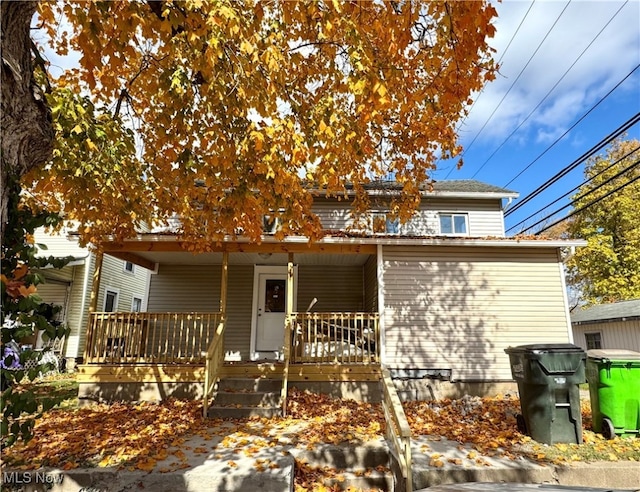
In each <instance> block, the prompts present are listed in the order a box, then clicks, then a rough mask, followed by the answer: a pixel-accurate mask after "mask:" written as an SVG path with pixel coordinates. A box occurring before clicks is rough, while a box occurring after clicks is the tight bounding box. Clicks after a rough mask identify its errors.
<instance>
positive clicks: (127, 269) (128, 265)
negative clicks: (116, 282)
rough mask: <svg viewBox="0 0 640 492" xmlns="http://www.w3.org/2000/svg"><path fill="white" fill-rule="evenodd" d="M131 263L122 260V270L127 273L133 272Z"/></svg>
mask: <svg viewBox="0 0 640 492" xmlns="http://www.w3.org/2000/svg"><path fill="white" fill-rule="evenodd" d="M133 269H134V266H133V263H131V262H130V261H125V262H124V271H125V272H127V273H133Z"/></svg>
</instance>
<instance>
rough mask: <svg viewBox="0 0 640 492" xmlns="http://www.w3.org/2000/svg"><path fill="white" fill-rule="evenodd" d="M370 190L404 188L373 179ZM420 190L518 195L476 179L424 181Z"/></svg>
mask: <svg viewBox="0 0 640 492" xmlns="http://www.w3.org/2000/svg"><path fill="white" fill-rule="evenodd" d="M346 188H347V189H348V190H349V189H353V185H349V184H348V185H347V187H346ZM364 188H365V189H366V190H368V191H378V192H385V191H399V190H401V189H402V183H398V182H397V181H372V182H370V183H367V184H365V185H364ZM419 188H420V191H422V192H423V193H424V194H434V195H456V196H458V195H462V196H466V195H469V196H475V195H478V194H483V195H486V194H489V195H494V196H500V197H505V198H506V197H514V198H515V197H517V196H518V193H517V192H515V191H511V190H508V189H506V188H501V187H500V186H495V185H491V184H488V183H483V182H482V181H477V180H475V179H452V180H445V181H433V182H432V183H422V184H420V186H419Z"/></svg>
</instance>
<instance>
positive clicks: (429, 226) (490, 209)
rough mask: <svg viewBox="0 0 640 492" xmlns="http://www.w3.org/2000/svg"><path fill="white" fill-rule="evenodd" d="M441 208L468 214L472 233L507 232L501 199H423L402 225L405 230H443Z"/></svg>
mask: <svg viewBox="0 0 640 492" xmlns="http://www.w3.org/2000/svg"><path fill="white" fill-rule="evenodd" d="M440 212H446V213H448V214H466V215H467V225H468V231H467V235H468V236H471V237H486V236H496V237H503V236H504V218H503V214H502V202H501V201H500V200H497V199H494V200H460V199H458V200H453V199H452V200H445V199H433V200H423V202H422V204H421V205H420V209H419V210H418V212H417V213H416V214H415V215H414V216H413V217H412V218H411V220H410V221H409V222H408V223H407V224H405V225H403V226H402V234H407V235H416V236H434V235H439V234H440V214H439V213H440Z"/></svg>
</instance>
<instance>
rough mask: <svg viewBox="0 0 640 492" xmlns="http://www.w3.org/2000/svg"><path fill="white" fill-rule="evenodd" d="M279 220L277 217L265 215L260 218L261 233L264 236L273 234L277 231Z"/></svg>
mask: <svg viewBox="0 0 640 492" xmlns="http://www.w3.org/2000/svg"><path fill="white" fill-rule="evenodd" d="M278 225H279V220H278V218H277V217H273V216H271V215H265V216H263V217H262V232H263V233H264V234H275V233H276V231H277V230H278Z"/></svg>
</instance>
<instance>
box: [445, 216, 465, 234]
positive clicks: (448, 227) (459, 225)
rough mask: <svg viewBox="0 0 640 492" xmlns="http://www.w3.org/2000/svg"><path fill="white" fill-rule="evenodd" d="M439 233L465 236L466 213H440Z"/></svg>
mask: <svg viewBox="0 0 640 492" xmlns="http://www.w3.org/2000/svg"><path fill="white" fill-rule="evenodd" d="M440 234H447V235H458V236H466V235H467V234H469V216H468V215H467V214H447V213H444V214H440Z"/></svg>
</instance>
